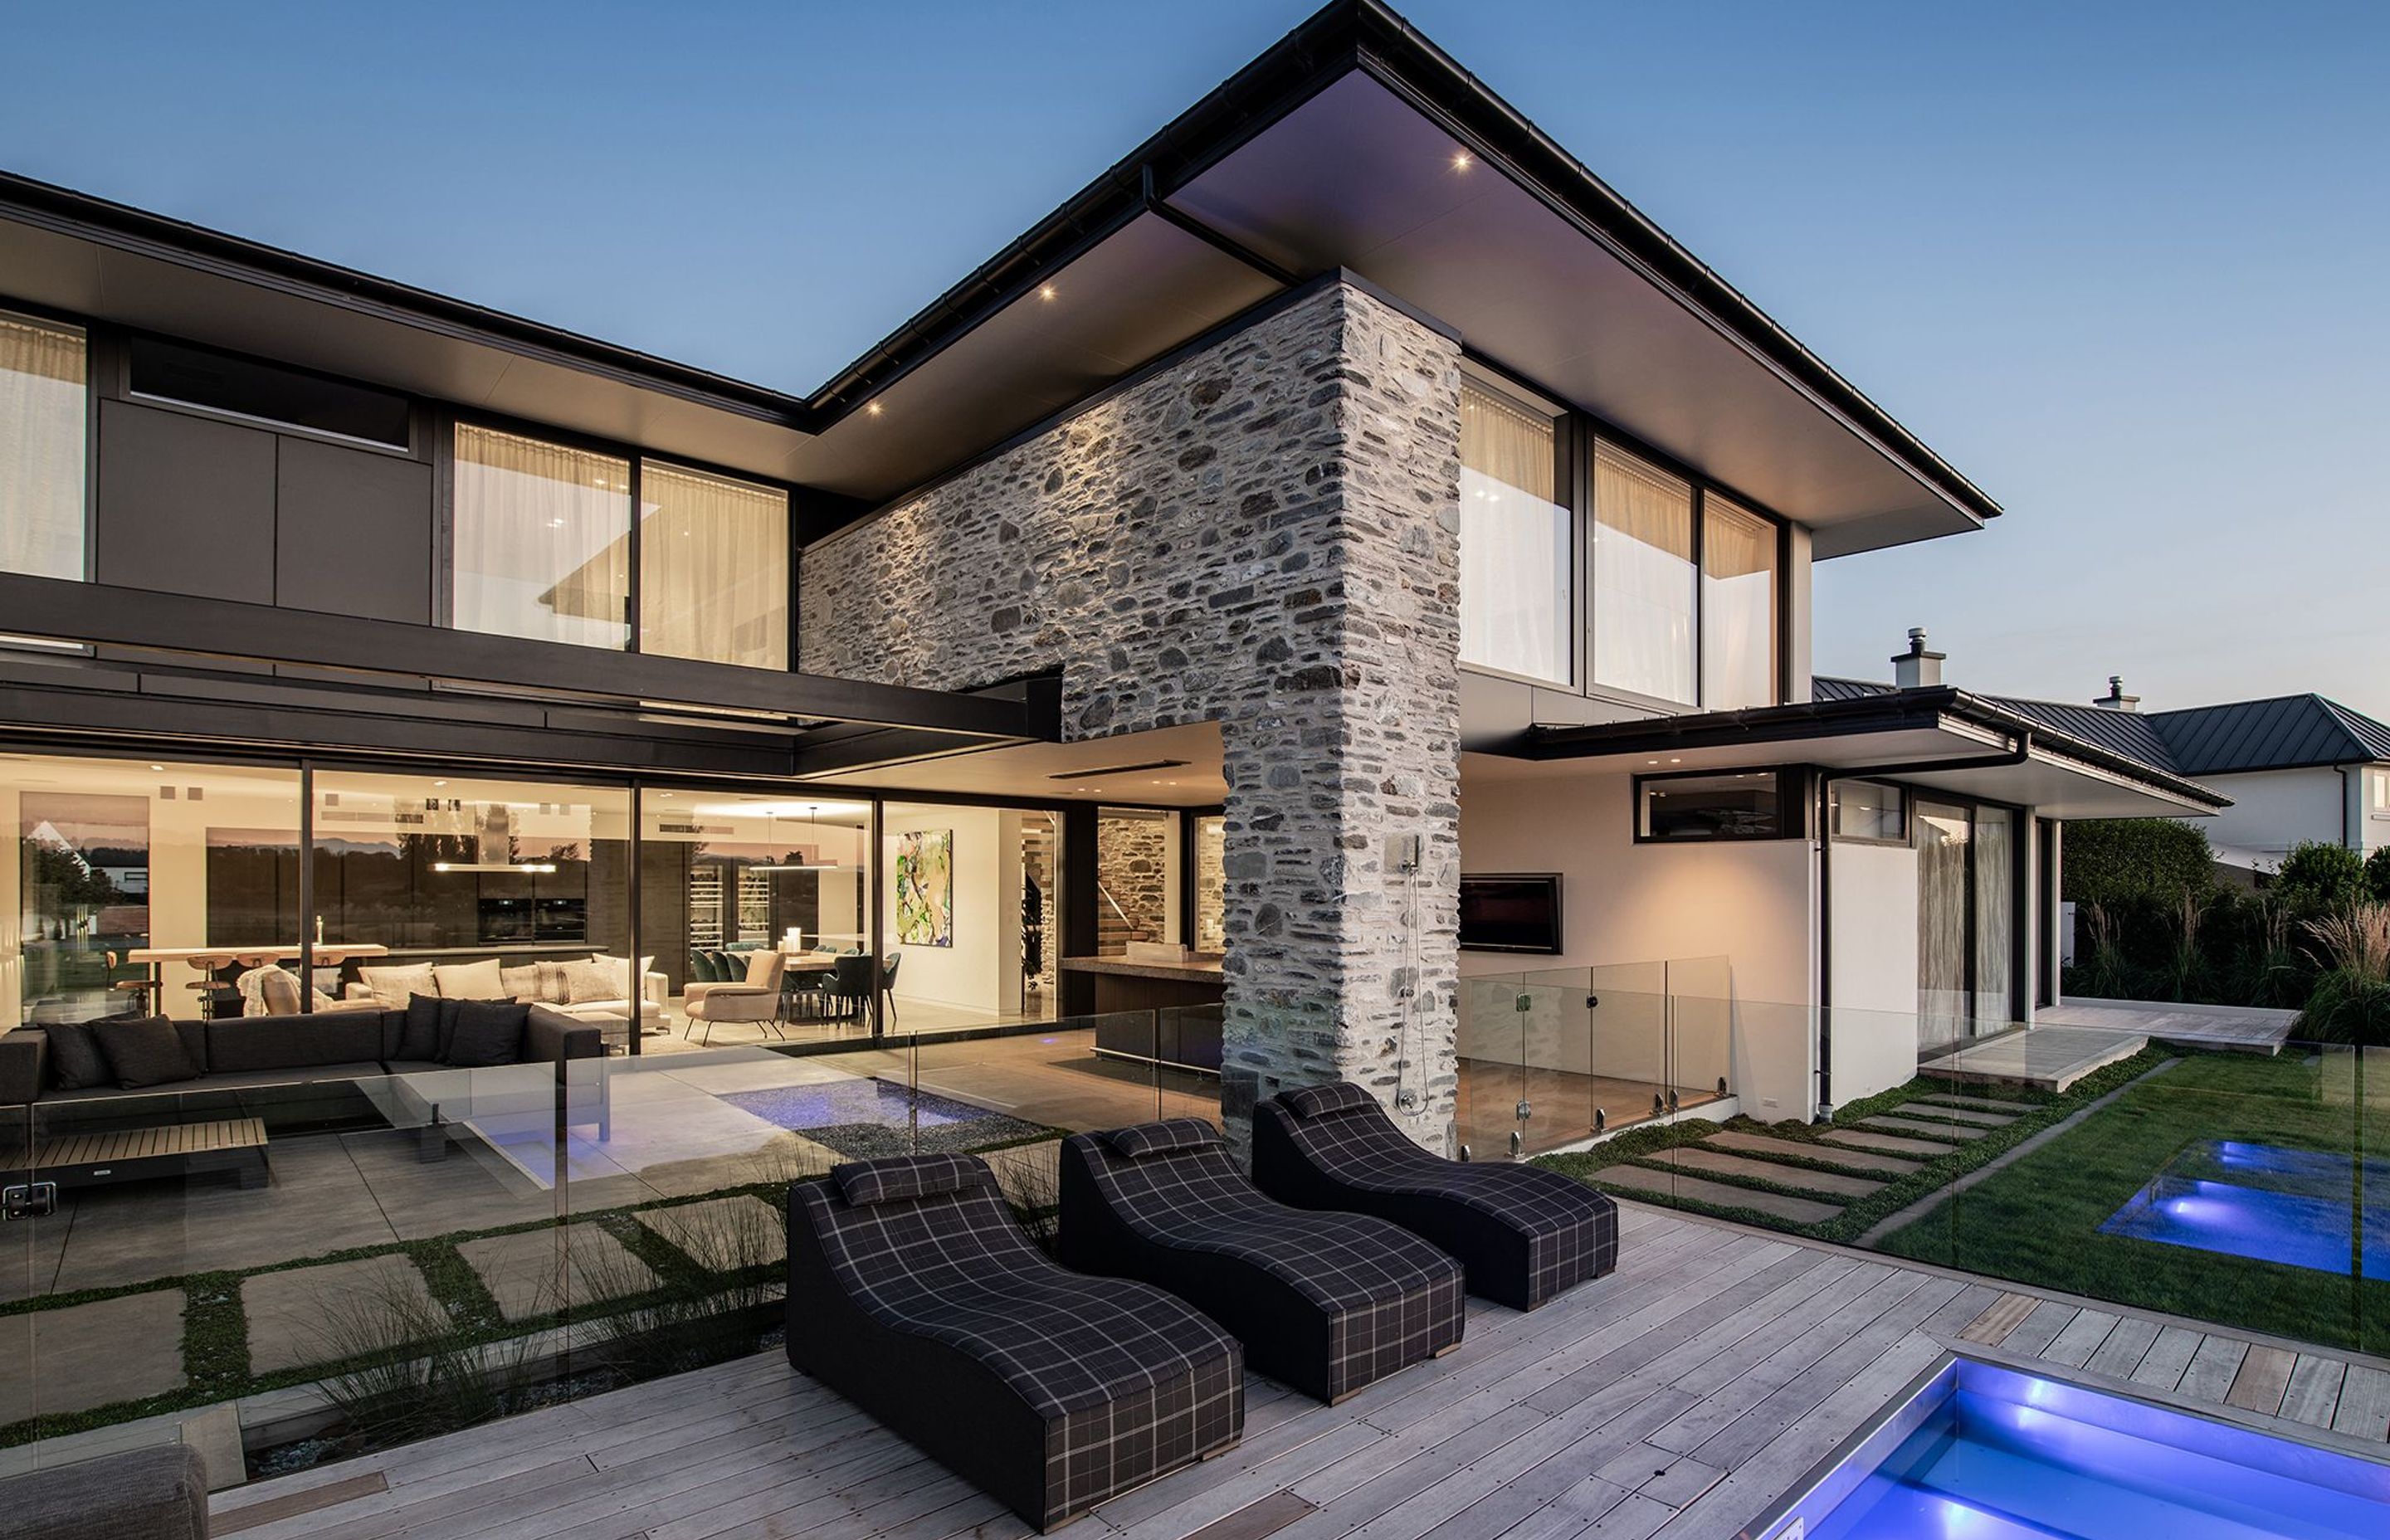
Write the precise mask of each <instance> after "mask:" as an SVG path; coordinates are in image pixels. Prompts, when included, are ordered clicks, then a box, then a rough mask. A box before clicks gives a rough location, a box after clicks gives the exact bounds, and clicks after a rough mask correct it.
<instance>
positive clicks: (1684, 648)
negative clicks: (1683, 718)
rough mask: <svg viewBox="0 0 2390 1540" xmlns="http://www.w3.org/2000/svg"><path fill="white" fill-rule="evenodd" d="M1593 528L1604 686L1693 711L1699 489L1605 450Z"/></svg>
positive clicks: (1597, 457) (1599, 459)
mask: <svg viewBox="0 0 2390 1540" xmlns="http://www.w3.org/2000/svg"><path fill="white" fill-rule="evenodd" d="M1593 521H1594V534H1593V677H1594V682H1595V683H1597V684H1600V685H1606V686H1609V687H1612V688H1613V689H1623V690H1633V691H1635V692H1636V693H1637V694H1638V695H1650V696H1656V697H1658V698H1659V699H1663V700H1674V701H1678V702H1681V703H1683V704H1685V705H1689V706H1690V705H1691V704H1693V703H1694V701H1695V700H1696V699H1697V692H1696V690H1695V688H1694V686H1695V680H1694V678H1693V602H1694V583H1695V574H1694V571H1693V489H1692V486H1691V485H1690V483H1689V482H1687V481H1684V480H1683V479H1682V478H1680V477H1676V476H1671V475H1669V474H1668V473H1667V472H1666V471H1664V470H1662V469H1661V468H1659V467H1657V466H1654V465H1651V464H1649V463H1648V462H1646V461H1643V460H1640V459H1638V458H1637V457H1636V456H1632V455H1629V454H1627V453H1626V452H1625V451H1624V450H1622V449H1618V448H1616V447H1614V446H1613V445H1611V444H1609V443H1596V445H1595V447H1594V456H1593Z"/></svg>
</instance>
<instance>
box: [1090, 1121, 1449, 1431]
mask: <svg viewBox="0 0 2390 1540" xmlns="http://www.w3.org/2000/svg"><path fill="white" fill-rule="evenodd" d="M1062 1260H1063V1261H1064V1262H1065V1263H1067V1264H1070V1265H1071V1266H1073V1267H1075V1268H1078V1269H1079V1270H1081V1271H1082V1272H1088V1273H1111V1274H1114V1275H1116V1276H1118V1277H1131V1278H1141V1279H1143V1280H1144V1281H1146V1282H1147V1283H1150V1284H1155V1285H1158V1286H1160V1287H1161V1288H1163V1289H1167V1290H1170V1291H1171V1292H1172V1293H1174V1294H1176V1295H1178V1296H1179V1297H1180V1298H1182V1299H1185V1300H1188V1301H1190V1302H1192V1303H1194V1304H1195V1305H1196V1306H1197V1307H1199V1308H1200V1309H1201V1310H1202V1312H1203V1313H1204V1314H1205V1315H1209V1316H1211V1317H1212V1318H1213V1319H1214V1320H1215V1321H1218V1322H1219V1323H1220V1324H1221V1325H1222V1326H1225V1327H1227V1328H1228V1329H1229V1330H1230V1331H1232V1332H1235V1333H1236V1334H1237V1337H1238V1338H1239V1340H1240V1341H1242V1342H1243V1343H1244V1344H1245V1362H1246V1363H1247V1364H1248V1365H1249V1366H1251V1367H1253V1368H1254V1369H1257V1370H1259V1371H1260V1372H1261V1373H1263V1374H1266V1375H1268V1376H1270V1377H1271V1378H1272V1379H1275V1380H1282V1381H1284V1382H1285V1383H1287V1384H1289V1385H1291V1386H1293V1387H1294V1388H1295V1389H1296V1390H1299V1391H1301V1392H1304V1394H1306V1395H1315V1396H1317V1397H1318V1398H1319V1399H1320V1400H1322V1401H1341V1400H1343V1398H1344V1397H1346V1396H1348V1395H1350V1394H1352V1393H1353V1392H1355V1391H1357V1390H1359V1389H1360V1388H1361V1387H1362V1386H1364V1385H1367V1384H1368V1383H1370V1382H1371V1381H1372V1380H1382V1379H1384V1378H1385V1377H1386V1376H1387V1375H1390V1374H1393V1373H1394V1371H1396V1370H1397V1369H1403V1368H1407V1367H1410V1366H1411V1365H1413V1364H1416V1363H1419V1362H1420V1361H1421V1360H1422V1359H1426V1358H1432V1357H1434V1356H1435V1355H1436V1354H1440V1353H1444V1352H1446V1351H1448V1350H1450V1349H1452V1348H1454V1347H1457V1346H1458V1345H1459V1342H1460V1328H1461V1323H1462V1320H1463V1318H1464V1315H1465V1313H1466V1310H1465V1302H1464V1300H1463V1289H1462V1284H1461V1273H1460V1264H1458V1263H1457V1262H1455V1261H1453V1260H1452V1258H1450V1257H1448V1256H1446V1255H1445V1254H1444V1253H1443V1252H1442V1251H1437V1250H1436V1249H1435V1248H1434V1247H1433V1246H1431V1245H1429V1244H1428V1243H1427V1242H1426V1241H1424V1240H1421V1239H1420V1238H1418V1237H1417V1236H1414V1235H1412V1234H1411V1233H1410V1232H1408V1231H1407V1230H1405V1229H1403V1228H1402V1227H1401V1226H1395V1225H1390V1224H1388V1223H1387V1222H1386V1221H1384V1220H1382V1219H1372V1218H1370V1217H1369V1216H1368V1215H1367V1214H1358V1213H1305V1212H1304V1211H1303V1210H1301V1209H1292V1208H1289V1207H1287V1206H1286V1205H1285V1204H1283V1203H1280V1202H1278V1201H1276V1200H1272V1199H1270V1198H1269V1197H1267V1196H1266V1195H1265V1194H1264V1193H1263V1192H1262V1190H1261V1189H1260V1188H1258V1187H1254V1186H1253V1183H1251V1182H1249V1181H1247V1180H1246V1179H1245V1177H1244V1174H1242V1173H1240V1171H1238V1170H1237V1168H1236V1166H1235V1165H1234V1164H1233V1163H1232V1162H1231V1161H1229V1159H1228V1151H1227V1146H1226V1145H1224V1144H1222V1143H1221V1141H1220V1135H1219V1131H1218V1130H1217V1129H1215V1128H1214V1127H1213V1126H1212V1125H1211V1124H1210V1123H1205V1122H1203V1121H1202V1120H1201V1119H1200V1118H1177V1119H1173V1120H1172V1121H1170V1122H1167V1123H1139V1124H1138V1125H1137V1126H1136V1127H1134V1128H1121V1129H1115V1130H1113V1131H1112V1132H1111V1133H1109V1134H1073V1135H1072V1136H1070V1137H1069V1138H1067V1139H1065V1140H1063V1141H1062Z"/></svg>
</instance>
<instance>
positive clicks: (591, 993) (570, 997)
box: [563, 959, 629, 1006]
mask: <svg viewBox="0 0 2390 1540" xmlns="http://www.w3.org/2000/svg"><path fill="white" fill-rule="evenodd" d="M628 995H629V991H627V990H625V989H624V988H623V983H622V975H621V973H620V971H619V970H618V969H615V968H614V967H613V966H612V965H611V964H610V963H605V962H599V961H597V960H595V959H592V960H590V961H588V962H569V963H566V964H565V965H564V1002H563V1003H565V1004H567V1005H574V1006H580V1005H586V1004H588V1003H589V1002H590V1001H592V1000H620V999H624V998H626V997H628Z"/></svg>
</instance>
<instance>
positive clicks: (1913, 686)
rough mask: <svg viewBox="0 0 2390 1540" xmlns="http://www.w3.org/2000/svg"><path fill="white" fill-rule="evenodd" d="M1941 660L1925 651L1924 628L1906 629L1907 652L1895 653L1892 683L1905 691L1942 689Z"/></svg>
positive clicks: (1940, 656) (1918, 626) (1911, 627)
mask: <svg viewBox="0 0 2390 1540" xmlns="http://www.w3.org/2000/svg"><path fill="white" fill-rule="evenodd" d="M1942 659H1943V654H1941V653H1939V652H1928V651H1926V650H1925V628H1924V627H1923V626H1921V625H1912V626H1910V627H1909V628H1908V651H1906V652H1896V653H1895V654H1893V659H1892V682H1893V683H1894V684H1895V685H1897V686H1898V687H1900V688H1902V689H1905V690H1935V689H1940V688H1941V687H1942Z"/></svg>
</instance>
